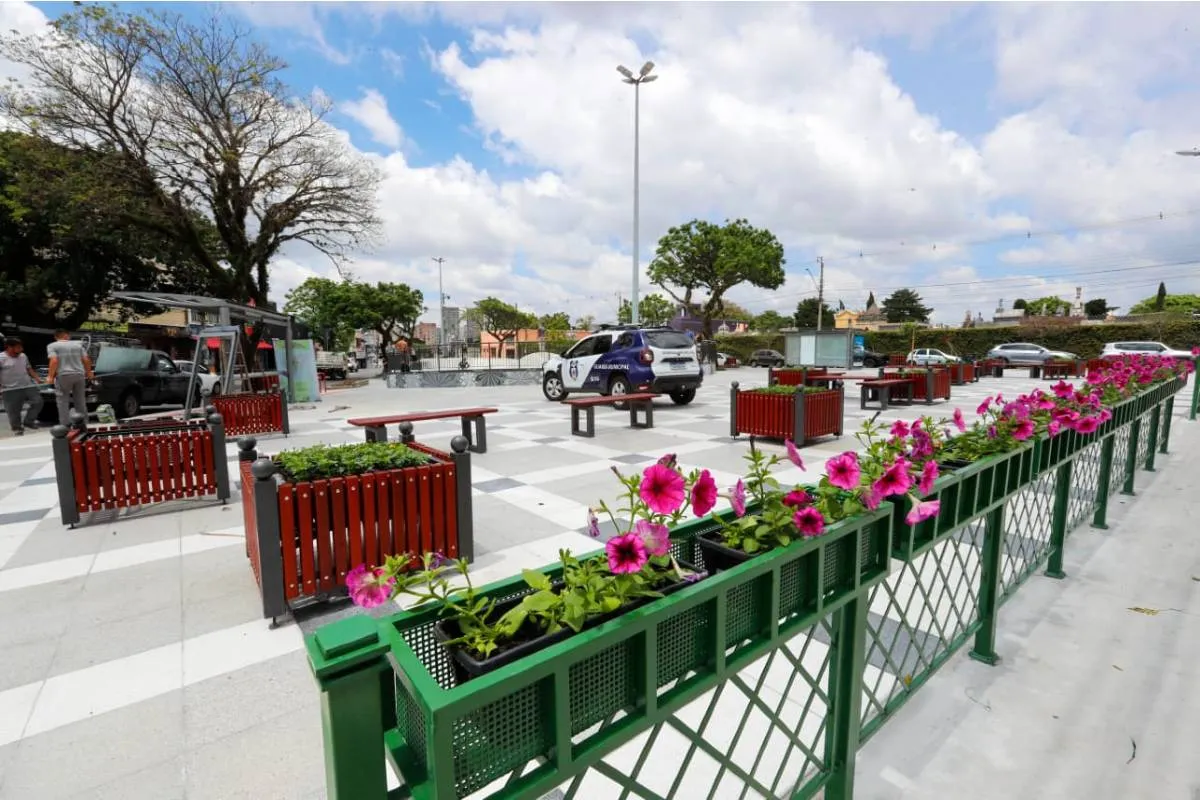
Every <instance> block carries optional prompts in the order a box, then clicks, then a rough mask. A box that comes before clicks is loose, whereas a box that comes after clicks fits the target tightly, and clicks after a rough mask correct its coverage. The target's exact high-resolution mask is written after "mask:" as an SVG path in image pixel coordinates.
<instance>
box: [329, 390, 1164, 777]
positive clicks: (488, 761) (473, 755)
mask: <svg viewBox="0 0 1200 800" xmlns="http://www.w3.org/2000/svg"><path fill="white" fill-rule="evenodd" d="M1182 386H1183V382H1182V381H1172V382H1170V383H1169V384H1166V385H1163V386H1160V387H1154V388H1153V389H1151V390H1150V392H1147V393H1146V395H1145V396H1139V397H1137V398H1134V400H1132V401H1128V404H1123V407H1121V408H1118V409H1115V412H1116V413H1115V415H1114V420H1113V422H1112V424H1110V425H1107V426H1106V427H1105V428H1104V429H1102V431H1101V432H1100V433H1099V434H1098V435H1097V436H1096V437H1092V438H1090V439H1085V438H1082V437H1076V438H1070V437H1066V438H1062V439H1061V441H1057V440H1056V441H1057V443H1056V444H1055V445H1054V447H1053V448H1051V449H1047V448H1048V447H1049V445H1048V444H1039V445H1037V446H1035V447H1034V448H1033V449H1032V450H1030V451H1028V452H1023V453H1017V454H1013V456H1012V457H1011V458H1010V459H1009V463H1008V464H1007V465H1005V464H1003V463H999V462H998V466H997V465H993V466H990V467H988V468H987V469H982V470H974V471H968V473H966V474H967V478H965V479H964V480H963V481H961V482H960V483H958V484H953V482H951V484H952V485H948V488H944V489H943V492H944V493H943V495H942V499H943V508H944V511H946V509H947V503H952V504H953V506H954V508H953V514H951V512H950V511H946V513H947V516H946V518H947V519H952V520H953V521H954V522H953V524H952V525H944V526H943V527H941V528H938V529H937V530H936V534H935V535H932V537H931V538H928V539H925V540H923V541H921V542H920V543H919V546H914V541H913V540H912V539H909V540H908V541H907V543H905V542H904V541H902V540H895V541H894V540H893V536H892V533H893V530H892V523H891V515H890V514H889V513H888V512H887V511H886V510H884V511H882V512H881V513H880V514H877V515H876V516H874V517H871V518H869V519H860V520H858V521H856V522H854V523H853V524H850V525H844V526H843V527H841V528H840V529H838V530H837V531H835V532H834V534H833V535H832V536H830V537H822V538H820V539H817V540H813V543H812V544H811V546H808V545H806V548H807V549H806V548H790V549H789V550H786V551H778V552H775V553H772V554H768V555H766V556H762V557H760V558H758V559H754V560H753V561H751V562H749V564H748V565H746V566H743V567H739V568H738V569H735V570H730V571H727V572H723V573H720V574H718V575H716V576H714V577H712V578H709V579H707V580H705V581H701V582H700V583H698V584H696V585H695V586H692V587H689V588H688V589H685V590H684V591H683V592H681V593H680V594H678V595H673V596H671V597H670V598H665V599H663V600H660V601H658V602H657V603H654V604H652V605H651V606H648V607H647V608H645V609H641V610H638V611H634V612H630V613H629V614H626V615H624V616H623V617H621V618H620V619H619V620H617V621H615V622H613V623H608V624H606V625H602V626H600V627H599V628H596V629H594V630H593V631H589V632H585V633H584V634H580V635H578V636H575V637H572V638H571V639H569V640H567V641H566V642H564V643H562V644H559V645H555V646H554V647H552V648H549V649H547V650H544V651H541V652H540V653H538V654H535V655H532V656H528V657H526V658H525V659H522V660H521V661H520V662H518V663H517V664H514V665H513V666H511V667H507V668H503V669H502V670H499V671H497V672H496V673H492V674H490V675H487V676H483V677H480V678H475V679H473V680H471V681H468V682H466V683H465V684H460V683H459V682H458V678H457V677H455V675H454V674H453V671H452V670H450V669H449V668H448V667H447V666H446V665H447V664H448V661H447V660H446V657H445V653H444V652H443V651H442V650H441V649H440V646H438V645H436V644H433V643H432V639H431V638H430V636H429V634H428V628H429V625H430V624H431V623H432V619H431V618H430V617H429V615H428V613H423V612H409V613H403V614H398V615H393V616H390V617H387V618H384V619H383V620H379V621H376V620H371V619H369V618H366V617H356V618H352V619H349V620H344V621H341V622H337V623H333V624H331V625H329V626H327V627H325V628H322V629H321V630H320V631H318V632H317V634H316V635H315V636H314V637H310V639H309V641H308V643H307V644H308V648H309V654H310V659H311V661H312V665H313V669H314V672H315V674H316V675H317V678H318V683H319V684H320V686H321V690H322V697H323V701H324V702H323V710H324V718H325V741H326V768H327V775H328V789H329V796H330V797H331V798H334V800H348V798H354V800H383V798H385V797H386V798H403V797H414V798H422V799H425V798H427V799H428V800H457V799H458V798H465V797H472V798H474V797H480V798H484V797H486V798H495V799H497V800H498V799H499V798H504V799H505V800H508V799H509V798H528V799H529V800H537V798H543V797H544V798H548V800H607V799H608V798H613V800H618V799H619V800H625V798H644V799H645V800H674V799H675V798H688V800H693V798H707V799H708V800H726V798H738V799H739V800H745V799H747V798H764V799H766V798H793V799H803V798H807V797H812V796H815V795H816V794H817V793H819V792H822V791H823V792H824V797H826V798H829V800H849V798H851V797H852V796H853V781H854V761H855V753H856V752H857V749H858V747H859V745H860V743H861V742H862V741H865V740H866V739H867V738H869V737H870V736H871V735H872V734H873V733H874V732H876V731H877V730H878V729H879V728H880V727H881V726H882V725H883V724H885V723H886V722H887V721H888V720H889V719H890V718H891V717H892V716H893V715H894V713H895V712H896V711H897V710H898V709H899V708H900V707H901V706H902V705H903V704H904V702H905V701H906V700H907V699H908V698H909V697H911V696H912V695H913V694H914V693H915V692H916V691H918V690H919V689H920V688H921V687H922V686H923V685H924V684H925V683H926V682H927V681H928V680H929V678H930V677H931V676H932V675H933V674H934V673H935V671H936V670H937V669H938V668H939V667H940V666H941V665H942V664H944V663H945V662H946V661H947V660H949V658H950V657H951V656H953V655H954V654H955V653H957V652H958V651H959V650H961V649H963V647H964V646H965V645H968V644H971V649H970V655H971V657H972V658H975V659H977V660H979V661H982V662H984V663H995V661H996V659H997V654H996V652H995V641H996V626H997V619H998V611H999V609H1000V607H1001V606H1002V604H1003V603H1004V602H1005V601H1006V600H1007V599H1008V598H1010V597H1012V596H1013V594H1014V593H1015V592H1016V591H1017V590H1018V589H1019V588H1020V586H1021V585H1022V584H1023V583H1024V582H1025V581H1027V580H1028V579H1029V578H1030V577H1031V576H1033V575H1034V574H1035V573H1037V572H1038V571H1039V570H1040V569H1043V568H1044V569H1045V574H1046V575H1048V576H1050V577H1056V578H1062V577H1065V575H1064V573H1063V568H1062V566H1063V564H1062V562H1063V551H1064V548H1065V545H1066V540H1067V534H1068V533H1069V531H1070V530H1071V529H1073V528H1075V527H1077V526H1079V525H1081V524H1083V523H1084V522H1087V521H1088V520H1089V519H1090V520H1091V522H1092V524H1093V525H1095V526H1096V527H1104V526H1105V524H1106V515H1107V507H1108V499H1109V497H1110V496H1111V495H1113V494H1115V493H1117V492H1121V491H1123V492H1132V491H1133V490H1134V482H1135V479H1136V473H1137V471H1138V470H1141V469H1145V468H1151V469H1152V468H1154V457H1155V454H1156V453H1165V452H1166V451H1167V446H1168V438H1169V435H1170V425H1169V424H1168V420H1169V419H1170V408H1171V407H1172V404H1173V397H1174V393H1175V392H1177V391H1179V389H1180V388H1182ZM1126 405H1127V406H1128V407H1125V406H1126ZM704 530H705V529H704V527H703V525H699V524H693V525H691V526H684V527H682V528H681V529H679V530H677V531H676V532H674V533H673V547H674V548H675V551H676V555H677V556H679V557H683V558H686V559H689V560H692V561H695V560H696V559H697V558H698V555H699V554H698V552H696V550H695V542H694V539H695V536H697V535H698V534H699V533H702V532H703V531H704ZM901 533H902V532H901V531H898V530H897V531H895V535H896V536H900V535H901ZM889 552H890V553H891V554H892V555H893V557H892V558H890V559H889V558H888V557H887V554H888V553H889ZM548 571H550V570H548ZM550 572H552V571H550ZM521 586H522V584H521V583H520V581H519V580H513V581H507V582H504V583H501V584H496V585H494V586H493V587H491V589H490V590H491V591H492V592H493V596H496V597H501V596H511V595H513V594H515V593H518V592H520V591H521ZM385 750H386V753H387V755H388V757H390V758H391V759H392V761H393V762H394V763H395V764H396V765H397V766H398V772H400V773H402V774H403V776H404V782H403V783H401V785H400V786H399V787H398V788H394V789H392V790H391V791H390V792H389V791H387V790H386V789H385V784H384V758H385Z"/></svg>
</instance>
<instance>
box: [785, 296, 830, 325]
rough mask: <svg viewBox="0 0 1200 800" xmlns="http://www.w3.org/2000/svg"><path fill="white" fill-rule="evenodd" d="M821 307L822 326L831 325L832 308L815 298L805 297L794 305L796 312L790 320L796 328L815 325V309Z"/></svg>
mask: <svg viewBox="0 0 1200 800" xmlns="http://www.w3.org/2000/svg"><path fill="white" fill-rule="evenodd" d="M818 308H820V309H821V313H822V314H823V317H822V319H823V320H824V324H823V325H822V327H823V328H830V327H833V309H832V308H830V307H829V306H828V305H826V304H825V303H821V304H818V303H817V298H815V297H806V298H804V299H803V300H801V301H800V302H799V303H798V304H797V305H796V314H795V316H794V317H792V322H793V324H794V325H795V326H796V327H797V328H815V327H817V309H818Z"/></svg>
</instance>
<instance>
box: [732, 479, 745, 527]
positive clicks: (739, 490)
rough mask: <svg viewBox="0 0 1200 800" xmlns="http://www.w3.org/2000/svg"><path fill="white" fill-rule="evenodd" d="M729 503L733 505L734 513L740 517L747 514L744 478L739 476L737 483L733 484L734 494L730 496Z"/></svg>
mask: <svg viewBox="0 0 1200 800" xmlns="http://www.w3.org/2000/svg"><path fill="white" fill-rule="evenodd" d="M729 504H730V505H731V506H733V513H734V514H737V515H738V516H739V517H744V516H746V484H744V483H742V479H741V478H738V480H737V483H735V484H734V485H733V494H731V495H730V496H729Z"/></svg>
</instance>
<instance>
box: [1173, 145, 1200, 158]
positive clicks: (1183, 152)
mask: <svg viewBox="0 0 1200 800" xmlns="http://www.w3.org/2000/svg"><path fill="white" fill-rule="evenodd" d="M1175 155H1177V156H1200V147H1194V148H1192V149H1191V150H1176V151H1175Z"/></svg>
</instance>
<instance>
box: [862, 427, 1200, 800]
mask: <svg viewBox="0 0 1200 800" xmlns="http://www.w3.org/2000/svg"><path fill="white" fill-rule="evenodd" d="M1184 405H1185V404H1183V403H1178V404H1176V415H1175V418H1174V420H1173V422H1172V427H1171V454H1170V455H1169V456H1168V457H1166V458H1165V459H1163V458H1161V457H1160V461H1159V464H1158V472H1157V473H1155V474H1151V473H1145V472H1141V471H1139V473H1138V483H1139V485H1140V486H1141V487H1143V488H1140V489H1138V490H1137V496H1136V497H1133V498H1129V497H1124V496H1121V495H1116V496H1114V497H1113V498H1112V502H1111V504H1110V513H1109V526H1110V527H1109V530H1106V531H1101V530H1095V529H1092V528H1090V527H1088V526H1084V527H1081V528H1078V529H1077V530H1076V531H1075V532H1074V533H1073V534H1072V535H1071V536H1070V537H1069V539H1068V540H1067V545H1066V567H1065V569H1066V572H1067V576H1068V577H1067V578H1066V580H1063V581H1055V580H1051V579H1049V578H1046V577H1044V576H1041V575H1038V576H1035V577H1034V578H1032V579H1031V580H1030V581H1029V583H1027V584H1026V585H1025V586H1024V587H1022V589H1021V591H1020V592H1019V593H1017V595H1016V596H1015V597H1014V598H1013V599H1011V600H1010V601H1009V602H1008V603H1007V604H1006V605H1005V606H1003V608H1002V609H1001V611H1000V621H999V637H998V642H997V645H996V649H997V652H999V654H1000V656H1001V658H1002V661H1001V663H1000V664H999V665H998V666H996V667H988V666H984V665H983V664H979V663H977V662H975V661H971V660H969V659H967V658H966V656H965V653H960V654H959V655H958V656H956V657H955V659H954V660H953V661H951V662H950V663H949V664H947V665H946V667H945V668H944V669H943V670H942V671H941V672H940V673H939V674H938V675H936V676H935V677H934V678H933V679H932V680H931V681H930V682H929V683H928V684H927V685H926V686H925V687H923V689H922V690H921V691H920V692H918V693H917V694H916V695H915V696H914V697H913V699H912V700H911V701H910V702H909V703H908V704H907V706H905V707H904V708H903V709H901V710H900V711H899V712H898V713H897V715H896V717H895V718H894V719H892V720H891V721H890V722H888V724H887V725H886V726H884V728H883V729H882V730H880V731H879V733H878V734H876V736H875V737H874V738H873V739H872V740H871V741H870V742H868V743H867V744H866V746H865V747H864V748H863V749H862V750H861V751H860V753H859V760H858V779H857V785H856V791H855V797H857V798H862V800H893V799H894V798H937V799H938V800H944V799H945V798H960V797H972V798H977V799H978V800H985V799H986V798H997V800H999V798H1037V799H1038V800H1057V799H1058V798H1063V800H1067V799H1068V798H1070V799H1071V800H1074V799H1075V798H1096V799H1097V800H1109V799H1110V798H1111V800H1124V799H1125V798H1130V799H1131V800H1132V799H1133V798H1161V800H1168V798H1170V800H1176V799H1178V800H1192V799H1193V798H1200V763H1198V762H1197V760H1196V750H1197V742H1200V681H1198V680H1197V678H1198V677H1200V666H1198V665H1200V536H1197V523H1196V520H1197V519H1198V518H1200V493H1197V492H1196V488H1197V477H1196V476H1197V474H1198V472H1200V424H1197V423H1188V422H1187V421H1186V417H1185V415H1184V413H1183V409H1184Z"/></svg>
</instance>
